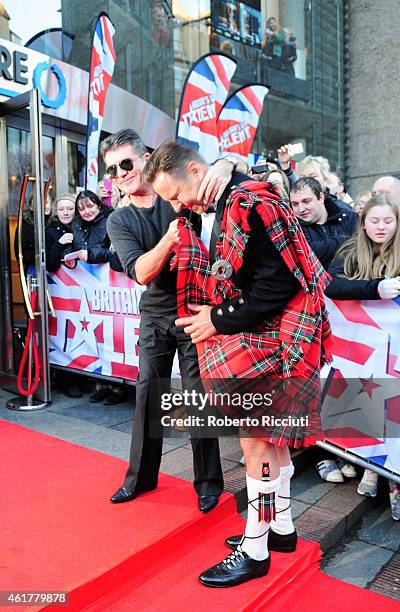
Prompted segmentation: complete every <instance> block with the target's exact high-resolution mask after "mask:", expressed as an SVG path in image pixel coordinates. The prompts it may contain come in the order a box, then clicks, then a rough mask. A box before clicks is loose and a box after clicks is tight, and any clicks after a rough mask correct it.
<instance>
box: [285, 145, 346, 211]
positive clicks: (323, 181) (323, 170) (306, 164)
mask: <svg viewBox="0 0 400 612" xmlns="http://www.w3.org/2000/svg"><path fill="white" fill-rule="evenodd" d="M278 160H279V164H280V166H281V169H282V170H283V171H284V173H285V174H286V176H287V177H288V180H289V184H290V186H292V185H293V184H294V183H295V182H296V181H297V180H298V179H299V178H301V177H304V176H308V177H309V178H313V179H315V180H316V181H318V182H319V184H320V185H321V187H322V189H323V191H324V193H325V198H326V200H329V201H332V202H334V203H335V204H336V205H337V206H338V207H339V208H341V209H342V210H344V211H345V212H347V211H351V210H352V207H351V203H350V202H351V201H352V200H351V198H350V196H349V197H348V198H345V199H343V198H341V199H340V198H339V196H337V195H336V192H335V185H336V183H337V179H338V177H337V175H336V173H333V172H331V168H330V165H329V161H328V160H327V159H326V157H321V156H320V155H316V156H314V155H307V156H306V157H305V158H304V159H302V160H301V161H300V162H299V163H298V164H297V168H296V172H295V171H294V170H293V168H292V166H291V161H292V158H291V156H290V144H288V145H283V146H282V147H280V149H278ZM332 183H333V189H334V191H330V187H331V184H332ZM347 195H348V194H347Z"/></svg>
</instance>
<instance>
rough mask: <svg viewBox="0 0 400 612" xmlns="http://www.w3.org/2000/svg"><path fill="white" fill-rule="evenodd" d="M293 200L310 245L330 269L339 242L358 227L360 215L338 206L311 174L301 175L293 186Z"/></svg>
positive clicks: (295, 211)
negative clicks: (307, 175)
mask: <svg viewBox="0 0 400 612" xmlns="http://www.w3.org/2000/svg"><path fill="white" fill-rule="evenodd" d="M290 203H291V205H292V208H293V211H294V214H295V215H296V217H297V218H298V219H299V221H300V225H301V227H302V228H303V232H304V234H305V236H306V238H307V241H308V243H309V245H310V246H311V248H312V250H313V251H314V253H315V254H316V256H317V257H318V259H319V260H320V262H321V263H322V265H323V266H324V268H325V269H328V266H329V264H330V263H331V261H332V259H333V258H334V257H335V255H336V252H337V250H338V248H339V247H340V245H341V244H342V243H343V242H344V241H345V240H347V238H350V236H352V235H353V234H354V232H355V231H356V230H357V225H358V215H357V214H356V213H354V212H352V211H344V210H342V209H341V208H339V206H338V205H337V204H336V202H335V201H334V199H332V198H328V197H327V196H326V194H325V192H324V191H323V190H322V187H321V185H320V183H319V182H318V181H317V180H315V179H313V178H310V177H303V178H300V179H298V180H297V181H296V182H295V183H294V184H293V185H292V186H291V188H290Z"/></svg>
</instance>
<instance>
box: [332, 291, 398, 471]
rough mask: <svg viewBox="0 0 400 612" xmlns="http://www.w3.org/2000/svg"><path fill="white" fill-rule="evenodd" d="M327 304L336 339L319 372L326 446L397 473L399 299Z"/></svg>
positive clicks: (334, 301) (333, 301)
mask: <svg viewBox="0 0 400 612" xmlns="http://www.w3.org/2000/svg"><path fill="white" fill-rule="evenodd" d="M326 303H327V308H328V312H329V320H330V322H331V327H332V332H333V337H334V344H333V356H334V358H333V362H332V363H331V364H329V366H325V368H324V369H323V371H322V376H323V378H325V379H326V381H325V385H324V390H323V396H324V400H323V404H322V418H323V428H324V432H325V435H326V438H327V441H328V442H331V443H333V444H335V445H336V446H338V447H340V448H344V449H346V450H347V451H350V452H351V453H353V454H354V455H356V456H358V457H361V458H362V459H365V460H367V461H369V462H370V463H371V464H372V465H371V467H372V468H373V465H377V466H379V467H382V468H385V469H386V470H389V471H392V472H395V473H396V474H400V324H399V322H400V299H399V298H397V299H396V300H366V301H336V300H329V299H327V300H326Z"/></svg>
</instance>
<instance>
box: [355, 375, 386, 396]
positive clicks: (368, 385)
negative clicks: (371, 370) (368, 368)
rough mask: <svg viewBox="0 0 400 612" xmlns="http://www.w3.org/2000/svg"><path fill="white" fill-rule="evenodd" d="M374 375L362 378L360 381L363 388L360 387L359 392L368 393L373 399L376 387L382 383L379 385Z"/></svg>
mask: <svg viewBox="0 0 400 612" xmlns="http://www.w3.org/2000/svg"><path fill="white" fill-rule="evenodd" d="M373 378H374V375H373V374H371V376H370V377H369V378H360V379H359V380H360V382H361V384H362V386H363V388H362V389H360V391H359V394H360V393H367V395H368V397H369V398H370V399H371V398H372V394H373V392H374V389H377V388H379V387H380V386H381V385H378V384H377V383H374V381H373Z"/></svg>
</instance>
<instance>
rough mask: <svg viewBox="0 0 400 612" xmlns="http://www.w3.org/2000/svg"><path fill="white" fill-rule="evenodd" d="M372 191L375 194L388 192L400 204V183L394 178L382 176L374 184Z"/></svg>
mask: <svg viewBox="0 0 400 612" xmlns="http://www.w3.org/2000/svg"><path fill="white" fill-rule="evenodd" d="M372 191H373V192H374V193H381V192H382V191H386V193H390V195H392V196H393V197H394V198H396V201H397V202H398V203H399V204H400V181H399V179H397V178H395V177H394V176H381V177H380V178H378V179H377V180H376V181H375V183H374V184H373V187H372Z"/></svg>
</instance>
